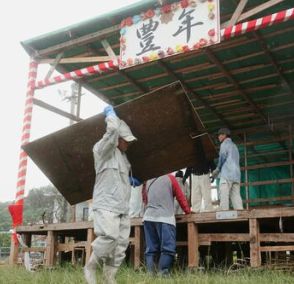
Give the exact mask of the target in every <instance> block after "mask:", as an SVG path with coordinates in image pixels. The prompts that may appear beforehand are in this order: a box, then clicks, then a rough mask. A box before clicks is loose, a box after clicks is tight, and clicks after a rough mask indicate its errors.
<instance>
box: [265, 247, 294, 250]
mask: <svg viewBox="0 0 294 284" xmlns="http://www.w3.org/2000/svg"><path fill="white" fill-rule="evenodd" d="M260 251H294V246H264V247H260Z"/></svg>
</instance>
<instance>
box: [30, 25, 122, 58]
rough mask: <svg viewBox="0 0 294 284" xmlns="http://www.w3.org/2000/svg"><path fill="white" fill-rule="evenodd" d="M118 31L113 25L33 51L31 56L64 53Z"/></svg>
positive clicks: (117, 27)
mask: <svg viewBox="0 0 294 284" xmlns="http://www.w3.org/2000/svg"><path fill="white" fill-rule="evenodd" d="M119 30H120V26H119V25H114V26H111V27H109V28H105V29H103V30H100V31H97V32H94V33H91V34H88V35H85V36H81V37H79V38H76V39H72V40H68V41H65V42H63V43H60V44H56V45H54V46H51V47H48V48H44V49H40V50H38V51H35V53H33V54H32V56H33V57H35V58H38V57H44V56H48V55H50V54H54V53H57V52H60V51H64V50H66V49H69V48H71V47H73V46H81V45H84V44H88V43H91V42H94V41H97V40H98V39H101V38H105V37H106V36H108V35H110V34H112V33H115V32H118V31H119Z"/></svg>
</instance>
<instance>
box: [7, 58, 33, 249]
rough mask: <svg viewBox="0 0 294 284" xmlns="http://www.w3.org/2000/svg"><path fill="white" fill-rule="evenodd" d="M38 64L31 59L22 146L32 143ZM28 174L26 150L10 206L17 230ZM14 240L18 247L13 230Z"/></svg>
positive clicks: (20, 163) (21, 155)
mask: <svg viewBox="0 0 294 284" xmlns="http://www.w3.org/2000/svg"><path fill="white" fill-rule="evenodd" d="M37 68H38V63H37V62H36V61H35V60H33V59H31V61H30V65H29V76H28V83H27V95H26V101H25V110H24V118H23V127H22V136H21V145H22V146H23V145H26V144H27V143H29V141H30V131H31V121H32V110H33V97H34V92H35V82H36V78H37ZM26 173H27V153H26V152H24V150H22V149H21V150H20V155H19V166H18V174H17V184H16V196H15V202H14V204H11V205H9V206H8V209H9V212H10V215H11V217H12V226H13V228H15V227H16V226H19V225H21V224H22V222H23V202H24V191H25V183H26ZM12 239H13V241H14V243H15V244H16V245H17V243H18V240H17V235H16V232H15V230H14V229H13V230H12Z"/></svg>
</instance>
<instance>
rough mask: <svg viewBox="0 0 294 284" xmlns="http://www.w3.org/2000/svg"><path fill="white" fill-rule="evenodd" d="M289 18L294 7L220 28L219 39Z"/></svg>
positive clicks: (292, 17)
mask: <svg viewBox="0 0 294 284" xmlns="http://www.w3.org/2000/svg"><path fill="white" fill-rule="evenodd" d="M290 19H294V8H291V9H288V10H283V11H280V12H278V13H275V14H272V15H268V16H264V17H262V18H259V19H255V20H252V21H249V22H245V23H241V24H237V25H235V26H231V27H227V28H225V29H222V30H221V39H222V40H226V39H229V38H232V37H235V36H238V35H242V34H244V33H248V32H251V31H256V30H259V29H263V28H265V27H267V26H271V25H273V24H278V23H281V22H286V21H288V20H290Z"/></svg>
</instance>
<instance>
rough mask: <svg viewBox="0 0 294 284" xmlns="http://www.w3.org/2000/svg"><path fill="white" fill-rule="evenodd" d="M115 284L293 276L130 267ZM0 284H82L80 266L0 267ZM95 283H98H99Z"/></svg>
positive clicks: (218, 282)
mask: <svg viewBox="0 0 294 284" xmlns="http://www.w3.org/2000/svg"><path fill="white" fill-rule="evenodd" d="M99 278H100V279H101V272H100V271H98V272H97V279H99ZM117 282H118V284H132V283H136V284H137V283H138V284H147V283H150V284H157V283H160V284H161V283H162V284H165V283H179V284H180V283H181V284H182V283H189V284H190V283H195V284H198V283H199V284H214V283H215V284H224V283H229V284H234V283H236V284H245V283H250V284H251V283H253V284H255V283H256V284H263V283H264V284H271V283H277V284H279V283H281V284H288V283H289V284H290V283H294V275H293V274H292V275H291V274H289V273H285V272H279V271H272V270H260V269H259V270H252V269H246V270H245V269H244V270H240V271H235V272H231V273H227V272H225V271H223V272H220V271H218V272H207V273H206V272H193V273H192V272H186V273H185V272H182V273H179V272H178V273H174V274H173V275H172V277H170V278H168V279H164V278H160V277H151V276H148V275H147V274H146V273H144V272H143V271H134V270H132V269H130V268H121V269H120V271H119V274H118V277H117ZM0 283H1V284H28V283H30V284H47V283H48V284H55V283H56V284H57V283H58V284H65V283H66V284H68V283H70V284H78V283H79V284H81V283H86V282H85V281H84V277H83V272H82V268H81V267H77V268H73V267H70V266H69V267H58V268H54V269H52V270H46V269H44V270H40V271H37V272H33V273H31V272H27V271H26V270H25V269H24V268H22V267H14V268H12V267H8V266H0ZM98 283H102V282H101V281H100V282H99V281H98Z"/></svg>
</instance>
